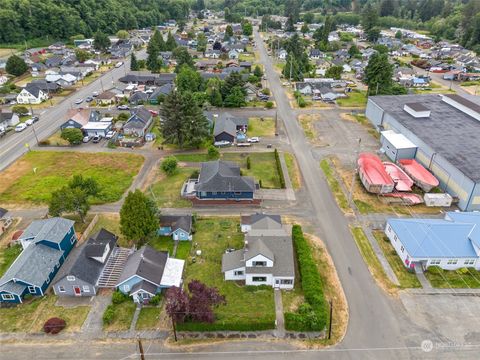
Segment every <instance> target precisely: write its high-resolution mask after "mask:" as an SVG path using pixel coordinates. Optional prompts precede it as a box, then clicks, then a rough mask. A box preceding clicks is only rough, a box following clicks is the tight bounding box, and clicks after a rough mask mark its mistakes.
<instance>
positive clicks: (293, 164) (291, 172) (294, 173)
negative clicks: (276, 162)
mask: <svg viewBox="0 0 480 360" xmlns="http://www.w3.org/2000/svg"><path fill="white" fill-rule="evenodd" d="M283 155H284V156H285V162H286V163H287V169H288V176H289V177H290V180H291V181H292V186H293V189H294V190H298V189H300V187H301V185H302V180H301V175H300V169H299V168H298V164H297V160H296V159H295V155H293V154H290V153H284V154H283Z"/></svg>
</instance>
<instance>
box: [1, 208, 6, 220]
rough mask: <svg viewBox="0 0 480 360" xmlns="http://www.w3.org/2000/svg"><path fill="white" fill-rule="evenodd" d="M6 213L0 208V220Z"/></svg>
mask: <svg viewBox="0 0 480 360" xmlns="http://www.w3.org/2000/svg"><path fill="white" fill-rule="evenodd" d="M7 213H8V210H7V209H4V208H1V207H0V219H1V218H3V217H4V216H5V215H6V214H7Z"/></svg>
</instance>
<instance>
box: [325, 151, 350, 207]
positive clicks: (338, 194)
mask: <svg viewBox="0 0 480 360" xmlns="http://www.w3.org/2000/svg"><path fill="white" fill-rule="evenodd" d="M320 167H321V168H322V170H323V173H324V174H325V177H326V178H327V182H328V185H329V186H330V190H332V193H333V196H335V199H336V200H337V204H338V206H339V207H340V209H342V210H343V211H345V212H349V211H351V209H350V207H349V206H348V200H347V197H346V196H345V194H344V193H343V190H342V189H341V187H340V183H339V182H338V180H337V179H336V178H335V175H334V174H333V170H332V167H331V166H330V163H329V162H328V160H326V159H323V160H322V161H321V162H320Z"/></svg>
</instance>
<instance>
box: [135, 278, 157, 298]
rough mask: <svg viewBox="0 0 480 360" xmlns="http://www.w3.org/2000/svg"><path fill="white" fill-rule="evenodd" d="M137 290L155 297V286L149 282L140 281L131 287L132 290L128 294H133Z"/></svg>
mask: <svg viewBox="0 0 480 360" xmlns="http://www.w3.org/2000/svg"><path fill="white" fill-rule="evenodd" d="M139 290H143V291H146V292H148V293H150V294H153V295H155V294H156V293H157V286H155V285H153V284H152V283H151V282H149V281H145V280H142V281H139V282H138V283H136V284H135V285H134V286H133V287H132V290H130V294H135V293H136V292H137V291H139Z"/></svg>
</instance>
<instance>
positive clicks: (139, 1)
mask: <svg viewBox="0 0 480 360" xmlns="http://www.w3.org/2000/svg"><path fill="white" fill-rule="evenodd" d="M188 4H189V2H188V0H0V43H18V42H22V41H24V40H28V39H34V38H50V39H68V38H69V37H71V36H73V35H78V34H82V35H85V36H92V35H93V33H95V32H96V31H98V30H100V31H103V32H105V33H108V34H113V33H115V32H116V31H118V30H120V29H134V28H139V27H140V28H141V27H149V26H153V25H158V24H159V23H160V22H162V21H163V20H165V19H170V18H173V19H182V18H185V17H186V16H187V15H188V11H189V5H188Z"/></svg>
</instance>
